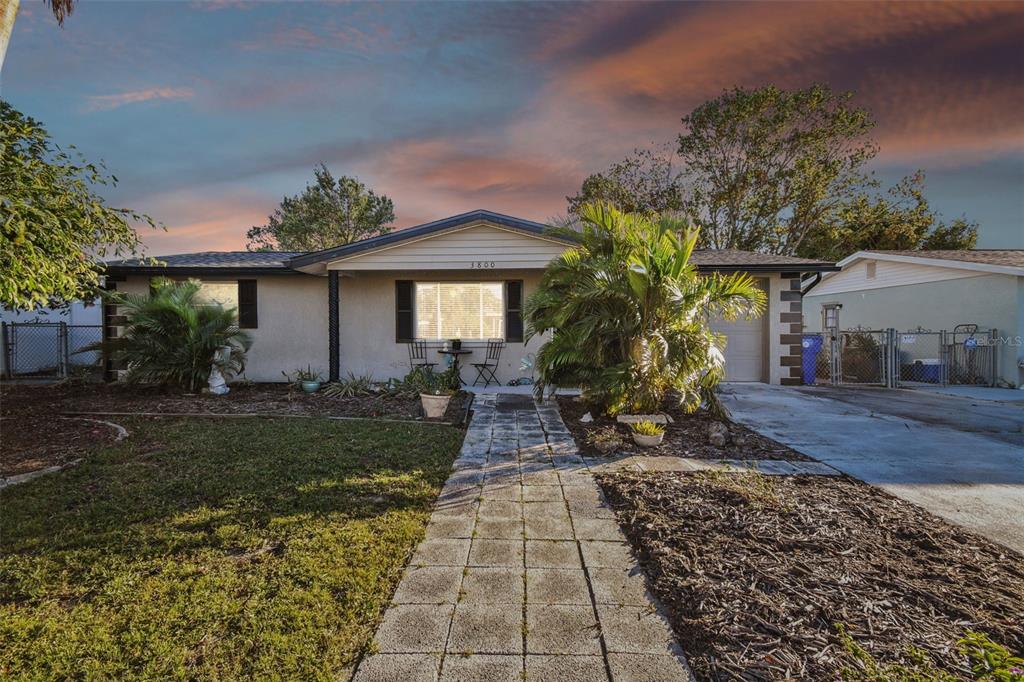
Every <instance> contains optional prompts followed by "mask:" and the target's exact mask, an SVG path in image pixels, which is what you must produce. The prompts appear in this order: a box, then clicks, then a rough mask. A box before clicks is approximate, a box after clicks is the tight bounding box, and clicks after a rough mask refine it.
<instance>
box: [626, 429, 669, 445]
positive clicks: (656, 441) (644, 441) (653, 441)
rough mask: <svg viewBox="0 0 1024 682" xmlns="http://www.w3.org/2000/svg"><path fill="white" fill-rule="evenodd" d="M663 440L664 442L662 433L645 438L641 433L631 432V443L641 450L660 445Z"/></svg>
mask: <svg viewBox="0 0 1024 682" xmlns="http://www.w3.org/2000/svg"><path fill="white" fill-rule="evenodd" d="M663 440H665V434H664V433H659V434H658V435H657V436H645V435H643V434H642V433H636V432H635V431H634V432H633V442H634V443H636V444H637V445H639V446H640V447H642V448H653V447H655V446H656V445H661V441H663Z"/></svg>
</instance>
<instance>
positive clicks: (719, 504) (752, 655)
mask: <svg viewBox="0 0 1024 682" xmlns="http://www.w3.org/2000/svg"><path fill="white" fill-rule="evenodd" d="M600 482H601V485H602V487H603V488H604V491H605V493H606V494H607V496H608V498H609V500H610V502H611V504H612V505H613V507H614V508H615V510H616V514H617V515H618V518H619V521H620V523H621V524H622V525H623V528H624V529H625V530H626V533H627V535H628V536H629V539H630V542H631V543H632V544H633V547H634V549H635V550H636V551H637V554H638V556H639V558H640V561H641V563H642V564H643V567H644V569H645V571H646V573H647V576H648V578H649V580H650V581H651V584H652V588H653V590H654V591H655V593H656V594H657V596H658V597H659V598H660V599H661V601H662V603H663V604H665V606H666V608H667V610H668V612H669V617H670V620H671V621H672V625H673V628H674V629H675V631H676V634H677V636H678V637H679V641H680V642H681V643H682V645H683V648H684V649H685V650H686V654H687V657H688V659H689V661H690V665H691V666H692V667H693V669H694V672H695V673H696V675H697V677H698V678H699V679H700V680H767V679H783V678H785V679H791V678H797V679H810V680H824V679H837V677H838V675H839V674H840V672H841V671H842V670H843V669H844V668H848V667H851V666H853V659H852V657H851V656H850V655H849V654H848V653H847V652H846V650H845V649H844V647H843V646H842V643H841V640H840V638H839V636H838V631H837V629H836V624H837V623H839V624H843V625H844V626H845V627H846V628H847V629H848V631H849V632H850V634H851V636H852V638H853V641H855V642H856V643H857V644H858V645H859V646H861V647H863V648H864V649H865V650H866V651H868V652H869V653H870V654H871V655H872V656H874V658H875V659H876V660H877V661H879V662H898V661H900V662H904V663H906V662H907V661H908V659H909V653H910V651H911V647H917V648H919V649H921V650H922V651H924V652H925V653H926V654H927V656H928V658H929V659H931V664H932V665H934V666H935V667H936V668H938V669H941V670H943V671H946V672H947V673H949V674H951V675H953V676H955V677H957V678H962V679H973V677H972V676H971V671H970V668H969V667H968V666H967V663H966V660H965V659H964V658H963V657H962V656H961V655H960V654H959V653H958V652H957V649H956V643H957V641H958V640H959V639H960V638H962V637H964V636H965V635H966V634H967V632H968V631H977V632H982V633H985V634H987V635H988V636H990V637H991V638H992V640H993V641H995V642H997V643H999V644H1001V645H1003V646H1005V647H1007V648H1008V649H1010V650H1011V651H1016V652H1020V651H1021V650H1022V649H1024V629H1022V628H1021V623H1022V622H1024V558H1022V557H1021V556H1020V555H1019V554H1016V553H1014V552H1013V551H1012V550H1008V549H1005V548H1002V547H999V546H997V545H994V544H993V543H991V542H988V541H987V540H985V539H983V538H980V537H978V536H976V535H973V534H971V533H969V532H967V531H965V530H963V529H961V528H958V527H956V526H953V525H951V524H948V523H946V522H944V521H942V520H941V519H938V518H937V517H935V516H932V515H931V514H929V513H928V512H926V511H924V510H923V509H921V508H919V507H916V506H914V505H912V504H910V503H908V502H904V501H902V500H899V499H897V498H894V497H891V496H889V495H887V494H886V493H884V492H882V491H880V490H878V489H876V488H872V487H871V486H868V485H866V484H863V483H861V482H859V481H855V480H853V479H849V478H845V477H843V478H829V477H815V476H800V477H768V476H758V475H753V476H741V475H735V474H721V473H717V474H707V473H699V474H674V473H673V474H665V473H658V474H652V473H647V474H635V473H620V474H613V475H608V476H602V477H601V478H600ZM915 679H917V678H915ZM928 679H931V678H930V677H929V678H928Z"/></svg>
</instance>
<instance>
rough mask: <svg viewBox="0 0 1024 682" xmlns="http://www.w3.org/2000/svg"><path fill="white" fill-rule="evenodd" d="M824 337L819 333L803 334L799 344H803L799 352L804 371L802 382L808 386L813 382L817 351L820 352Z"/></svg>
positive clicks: (816, 366) (816, 368)
mask: <svg viewBox="0 0 1024 682" xmlns="http://www.w3.org/2000/svg"><path fill="white" fill-rule="evenodd" d="M824 341H825V339H824V338H823V337H822V336H821V335H819V334H804V338H803V341H802V342H801V344H800V345H801V346H803V352H802V353H801V358H800V359H801V365H802V367H803V373H804V383H805V384H806V385H808V386H811V385H813V384H814V378H815V377H816V376H817V374H818V371H817V370H818V353H820V352H821V346H822V344H823V343H824Z"/></svg>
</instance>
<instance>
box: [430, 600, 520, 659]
mask: <svg viewBox="0 0 1024 682" xmlns="http://www.w3.org/2000/svg"><path fill="white" fill-rule="evenodd" d="M447 650H448V653H449V654H460V653H461V654H470V653H483V654H520V655H521V654H522V653H523V611H522V609H521V608H514V609H508V608H495V607H494V606H492V605H490V604H466V603H460V604H459V605H458V606H457V607H456V608H455V616H454V617H453V618H452V631H451V634H450V635H449V637H448V647H447Z"/></svg>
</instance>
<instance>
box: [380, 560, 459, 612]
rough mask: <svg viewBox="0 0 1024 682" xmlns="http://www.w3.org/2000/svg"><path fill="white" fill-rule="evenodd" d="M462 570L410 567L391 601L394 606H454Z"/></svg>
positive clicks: (440, 567)
mask: <svg viewBox="0 0 1024 682" xmlns="http://www.w3.org/2000/svg"><path fill="white" fill-rule="evenodd" d="M462 570H463V569H462V568H460V567H458V566H423V567H421V568H416V567H412V566H410V567H409V569H408V570H407V571H406V572H405V577H404V578H402V582H400V583H399V584H398V589H397V590H396V591H395V596H394V598H393V599H392V601H393V602H394V603H396V604H454V603H455V602H456V600H457V599H458V596H459V583H460V582H461V581H462Z"/></svg>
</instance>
